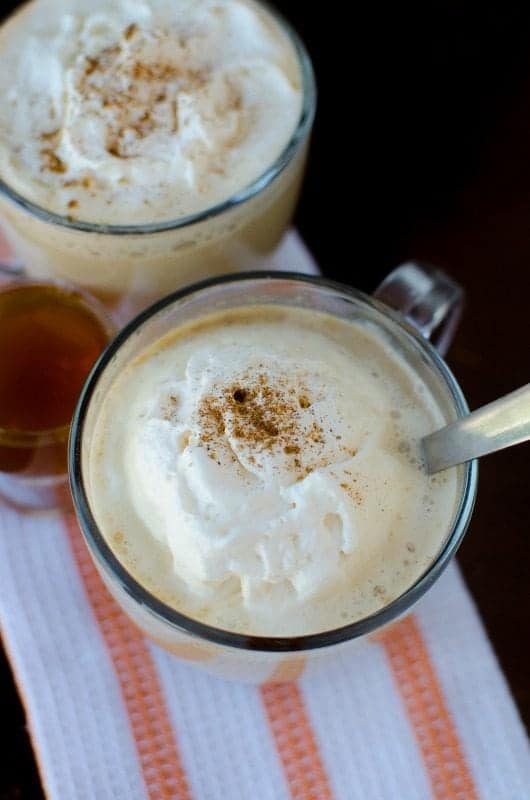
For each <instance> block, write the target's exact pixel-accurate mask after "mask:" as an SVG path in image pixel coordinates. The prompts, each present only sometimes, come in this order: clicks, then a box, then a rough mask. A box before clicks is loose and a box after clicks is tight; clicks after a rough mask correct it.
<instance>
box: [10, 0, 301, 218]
mask: <svg viewBox="0 0 530 800" xmlns="http://www.w3.org/2000/svg"><path fill="white" fill-rule="evenodd" d="M0 67H1V69H0V103H1V107H2V116H1V118H0V177H1V178H2V179H3V180H4V181H5V182H6V183H7V184H8V185H10V186H11V187H12V188H14V189H15V190H16V191H18V192H19V193H20V194H22V195H23V196H24V197H25V198H27V199H29V200H31V201H33V202H35V203H37V204H39V205H41V206H43V207H44V208H46V209H48V210H51V211H53V212H55V213H58V214H61V215H67V216H70V217H72V218H74V219H81V220H84V221H90V222H103V223H107V224H138V223H148V222H160V221H163V220H169V219H175V218H177V217H180V216H183V215H187V214H191V213H194V212H197V211H200V210H202V209H206V208H208V207H210V206H211V205H213V204H215V203H218V202H220V201H222V200H225V199H227V198H228V197H230V196H231V195H233V194H234V193H235V192H238V191H239V190H241V189H244V188H245V187H246V186H248V185H249V184H250V183H252V181H254V180H255V179H256V178H258V177H259V176H260V175H261V174H262V173H263V172H265V170H266V169H267V168H268V167H269V166H271V165H272V164H273V163H274V161H275V159H276V158H277V157H278V156H279V155H280V153H281V152H282V150H283V149H284V148H285V146H286V145H287V143H288V141H289V139H290V137H291V136H292V134H293V132H294V130H295V128H296V126H297V123H298V120H299V118H300V114H301V106H302V89H301V76H300V68H299V64H298V59H297V54H296V52H295V50H294V47H293V45H292V44H291V42H290V41H289V39H288V38H287V35H286V34H285V33H284V32H283V31H282V29H281V28H280V26H279V25H278V23H277V22H276V21H275V20H274V18H273V17H272V16H271V15H270V13H269V12H268V11H266V10H265V9H263V8H262V7H260V6H258V5H257V4H256V3H254V2H253V1H252V0H113V2H111V3H110V2H108V0H69V2H68V3H65V2H64V0H33V2H31V3H29V4H28V5H26V6H24V7H23V8H22V10H21V11H19V12H18V13H17V14H15V15H14V16H13V17H12V18H11V19H10V20H9V21H8V22H7V23H6V24H5V25H4V26H3V28H2V29H1V31H0Z"/></svg>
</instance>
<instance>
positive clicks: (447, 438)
mask: <svg viewBox="0 0 530 800" xmlns="http://www.w3.org/2000/svg"><path fill="white" fill-rule="evenodd" d="M528 439H530V383H527V384H526V386H523V387H522V388H521V389H517V391H515V392H511V393H510V394H507V395H505V397H501V398H499V399H498V400H495V401H494V402H493V403H489V405H487V406H483V407H482V408H479V409H477V411H474V412H473V413H472V414H468V416H466V417H462V418H461V419H457V420H456V421H455V422H452V423H451V424H450V425H447V426H446V427H445V428H441V429H440V430H439V431H435V432H434V433H431V434H430V435H429V436H426V437H425V438H424V439H423V441H422V444H423V455H424V458H425V464H426V468H427V472H429V473H433V472H440V471H441V470H443V469H447V468H448V467H454V466H455V465H456V464H462V463H463V462H464V461H471V460H472V459H473V458H478V457H479V456H485V455H486V454H487V453H494V452H496V451H497V450H503V449H504V448H505V447H511V446H512V445H514V444H519V443H520V442H526V441H527V440H528Z"/></svg>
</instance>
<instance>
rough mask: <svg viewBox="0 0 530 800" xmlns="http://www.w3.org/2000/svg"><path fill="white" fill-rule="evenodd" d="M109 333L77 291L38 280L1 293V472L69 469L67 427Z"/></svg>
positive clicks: (44, 472) (39, 473)
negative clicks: (40, 282)
mask: <svg viewBox="0 0 530 800" xmlns="http://www.w3.org/2000/svg"><path fill="white" fill-rule="evenodd" d="M109 336H110V330H109V328H108V326H107V324H106V322H103V321H102V319H100V318H99V317H98V316H97V314H96V312H95V311H93V310H92V308H91V307H90V306H89V305H87V304H86V302H85V300H84V298H83V297H82V295H80V294H78V293H77V292H75V291H70V290H68V289H66V288H62V287H59V286H54V285H45V284H36V283H27V284H24V283H20V284H14V285H10V286H8V287H7V288H5V289H3V290H1V291H0V471H2V472H4V473H6V472H7V473H19V474H20V473H24V474H25V475H31V476H42V475H53V474H55V475H60V474H61V473H64V472H66V468H67V438H68V426H69V424H70V421H71V418H72V414H73V411H74V408H75V405H76V402H77V399H78V397H79V393H80V391H81V388H82V386H83V383H84V381H85V379H86V377H87V375H88V373H89V371H90V368H91V367H92V365H93V364H94V362H95V360H96V358H97V357H98V355H99V354H100V353H101V351H102V350H103V348H104V347H105V345H106V343H107V341H108V339H109Z"/></svg>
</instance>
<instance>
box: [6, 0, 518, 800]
mask: <svg viewBox="0 0 530 800" xmlns="http://www.w3.org/2000/svg"><path fill="white" fill-rule="evenodd" d="M314 5H315V7H314V8H313V6H312V4H305V3H304V4H299V3H296V2H295V0H284V2H283V3H281V6H282V8H283V9H284V11H285V13H286V14H287V15H288V16H290V17H291V18H292V20H293V21H294V22H295V24H296V26H297V27H298V28H299V29H300V30H301V32H302V34H303V36H304V38H305V39H306V40H307V42H308V44H309V47H310V50H311V53H312V55H313V57H314V61H315V66H316V71H317V74H318V77H319V88H320V110H319V117H318V121H317V125H316V130H315V137H314V146H313V151H312V156H311V163H310V168H309V172H308V179H307V182H306V186H305V191H304V199H303V202H302V204H301V208H300V211H299V214H298V219H297V222H298V225H299V228H300V230H301V232H302V234H303V236H304V237H305V239H306V241H307V242H308V243H309V245H310V247H311V249H312V250H313V252H314V253H315V254H316V256H317V258H318V259H319V261H320V264H321V267H322V269H323V271H324V273H325V274H327V275H329V276H331V277H334V278H336V279H340V280H343V281H345V282H348V283H350V284H352V285H356V286H358V287H359V288H362V289H365V290H371V289H373V288H374V286H375V285H376V283H377V282H378V280H379V279H380V278H381V277H382V276H383V275H384V274H385V273H386V272H387V271H389V270H390V269H391V268H392V267H393V266H395V265H396V264H397V263H399V262H400V261H402V260H404V259H406V258H409V257H414V258H420V259H424V260H428V261H431V262H433V263H435V264H438V265H440V266H442V267H444V268H445V269H447V270H448V271H450V272H451V273H452V274H453V275H454V276H455V277H456V278H457V279H458V280H459V281H460V282H461V283H462V284H463V285H464V286H465V288H466V291H467V309H466V313H465V317H464V320H463V323H462V325H461V327H460V329H459V331H458V335H457V337H456V340H455V343H454V345H453V347H452V350H451V352H450V353H449V356H448V361H449V363H450V365H451V366H452V368H453V370H454V372H455V373H456V376H457V378H458V379H459V381H460V382H461V385H462V387H463V389H464V391H465V394H466V396H467V398H468V401H469V403H470V406H471V407H472V408H473V407H477V406H479V405H481V404H484V403H486V402H488V401H489V400H492V399H494V398H496V397H497V396H499V395H501V394H503V393H506V392H508V391H510V390H511V389H513V388H516V387H518V386H520V385H522V384H524V383H527V382H528V381H530V341H529V331H530V278H529V275H530V64H529V54H530V46H529V44H528V43H529V42H530V8H528V7H523V5H525V6H526V4H520V7H517V8H510V7H509V4H508V5H506V4H503V5H502V6H501V4H498V7H496V8H493V7H490V8H482V10H481V13H480V15H476V14H475V13H474V12H472V11H471V10H466V9H461V8H460V5H461V4H459V5H457V4H454V6H453V5H452V4H451V3H445V4H440V5H439V7H438V6H437V4H433V5H432V4H431V6H430V7H429V8H427V9H424V10H423V11H422V12H421V16H418V12H417V10H416V9H414V10H412V9H411V8H408V7H407V6H406V5H405V6H403V5H400V6H399V12H398V11H394V12H391V13H393V14H394V15H395V16H394V18H392V17H390V16H388V14H389V12H387V11H385V12H384V13H385V18H384V20H382V19H381V13H382V12H381V10H380V8H379V6H378V8H377V11H374V12H373V17H370V14H369V12H366V11H364V12H363V13H362V14H361V13H359V12H356V13H357V14H358V18H357V19H356V21H355V24H354V25H353V26H352V25H351V24H350V25H348V26H340V25H339V26H337V25H336V20H335V18H334V17H331V16H329V15H328V16H324V15H323V14H322V8H321V4H314ZM377 15H379V16H377ZM529 478H530V445H523V446H521V447H519V448H515V449H512V450H510V451H507V452H505V453H503V454H497V455H494V456H491V457H489V458H487V459H485V460H483V462H482V464H481V470H480V489H479V497H478V503H477V508H476V512H475V515H474V518H473V521H472V523H471V526H470V529H469V532H468V534H467V537H466V539H465V541H464V544H463V545H462V547H461V550H460V552H459V556H458V557H459V561H460V565H461V567H462V568H463V571H464V575H465V577H466V580H467V583H468V586H469V588H470V589H471V592H472V594H473V596H474V598H475V601H476V603H477V605H478V608H479V611H480V613H481V615H482V619H483V621H484V624H485V626H486V628H487V631H488V634H489V636H490V638H491V641H492V644H493V646H494V648H495V651H496V653H497V656H498V658H499V660H500V663H501V666H502V668H503V670H504V672H505V675H506V677H507V679H508V682H509V685H510V687H511V690H512V692H513V695H514V698H515V700H516V703H517V705H518V707H519V710H520V712H521V714H522V716H523V719H524V720H525V722H526V724H527V726H528V725H529V724H530V682H529V675H530V639H529V637H528V630H529V623H530V596H529V578H530V570H529V566H528V565H529V561H530V535H529V534H530V530H529V529H530V524H529V522H530V520H529V517H530V491H529V489H528V486H527V483H528V480H529ZM0 535H1V534H0ZM0 591H1V587H0ZM0 735H1V736H2V737H3V739H4V740H5V744H4V746H3V750H2V755H3V757H2V760H1V761H0V764H1V766H0V800H15V799H16V800H19V798H24V799H25V798H40V797H42V792H41V789H40V785H39V781H38V776H37V772H36V768H35V764H34V759H33V756H32V753H31V748H30V744H29V740H28V737H27V734H26V730H25V722H24V714H23V711H22V708H21V705H20V702H19V700H18V696H17V693H16V689H15V686H14V684H13V680H12V677H11V674H10V671H9V667H8V666H7V662H6V661H5V660H3V661H0ZM367 800H371V799H370V798H368V799H367Z"/></svg>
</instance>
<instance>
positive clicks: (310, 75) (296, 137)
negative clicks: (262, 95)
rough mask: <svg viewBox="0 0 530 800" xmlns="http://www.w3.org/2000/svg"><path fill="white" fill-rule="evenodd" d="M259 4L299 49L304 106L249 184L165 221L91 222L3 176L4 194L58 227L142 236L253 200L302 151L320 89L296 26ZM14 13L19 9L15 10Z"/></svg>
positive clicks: (192, 222) (183, 225)
mask: <svg viewBox="0 0 530 800" xmlns="http://www.w3.org/2000/svg"><path fill="white" fill-rule="evenodd" d="M254 2H256V4H257V5H258V6H261V7H263V8H265V10H266V11H267V12H268V13H269V14H271V16H272V17H273V18H274V19H275V20H276V22H277V23H278V25H279V26H280V28H281V29H282V31H283V32H284V33H285V34H286V36H287V38H288V39H289V41H290V43H291V45H292V46H293V49H294V51H295V54H296V57H297V60H298V63H299V66H300V74H301V79H302V108H301V110H300V117H299V118H298V122H297V125H296V127H295V129H294V131H293V132H292V134H291V136H290V138H289V139H288V141H287V143H286V144H285V146H284V148H283V149H282V151H281V153H280V154H279V156H277V158H276V159H275V160H274V161H273V163H272V164H270V165H269V166H268V167H267V169H266V170H265V171H264V172H262V173H261V174H260V175H258V176H257V177H256V178H254V180H253V181H251V182H250V183H249V184H247V185H246V186H244V187H243V188H242V189H239V190H238V191H237V192H234V193H233V194H231V195H230V196H229V197H226V198H224V199H222V200H220V201H219V202H217V203H214V204H213V205H211V206H208V207H207V208H203V209H200V210H199V211H196V212H194V213H192V214H186V215H184V216H181V217H176V218H174V219H169V220H163V221H161V222H151V223H143V224H138V225H135V224H119V225H116V224H110V225H109V224H105V223H98V222H87V221H84V220H73V219H71V218H69V217H68V216H64V215H62V214H58V213H55V212H53V211H49V210H47V209H46V208H44V207H43V206H41V205H39V204H38V203H34V202H33V201H31V200H29V199H28V198H26V197H24V195H22V194H21V193H20V192H18V191H16V189H14V188H13V187H12V186H10V185H9V184H8V183H7V182H6V181H4V180H3V179H2V178H0V196H3V197H6V198H7V199H8V200H10V201H11V202H13V203H14V204H15V205H16V206H17V207H18V208H21V209H22V210H23V211H26V212H28V213H29V214H31V215H32V216H33V217H36V218H37V219H39V220H40V221H41V222H47V223H50V224H52V225H56V226H58V227H62V228H67V229H69V230H76V231H82V232H84V233H97V234H103V235H109V236H131V235H135V236H142V235H145V234H156V233H164V232H167V231H173V230H178V229H180V228H186V227H191V226H192V225H196V224H198V223H200V222H204V221H206V220H209V219H213V218H214V217H218V216H221V215H222V214H224V213H226V212H228V211H231V210H232V209H234V208H237V207H238V206H240V205H242V204H243V203H245V202H246V201H247V200H251V199H252V198H253V197H255V196H256V195H259V194H261V192H263V191H264V190H265V189H266V188H267V187H268V186H269V185H270V184H271V183H273V182H274V181H275V180H276V178H277V177H278V176H279V175H280V174H281V173H282V172H283V171H284V170H285V168H286V167H287V166H288V165H289V164H290V163H291V161H292V159H293V158H294V156H295V155H296V154H297V152H298V151H299V149H300V147H301V146H302V145H303V144H304V142H305V141H306V140H307V138H308V135H309V133H310V131H311V128H312V125H313V120H314V118H315V111H316V101H317V89H316V82H315V75H314V71H313V65H312V62H311V58H310V56H309V53H308V51H307V48H306V46H305V44H304V42H303V41H302V39H301V37H300V36H299V35H298V33H297V32H296V30H295V29H294V28H293V26H292V25H291V24H290V22H288V21H287V19H286V18H285V17H284V16H283V14H281V13H280V11H278V9H276V8H275V7H274V6H273V5H272V4H271V3H269V2H267V0H254ZM13 13H16V11H15V12H13ZM11 16H12V15H10V16H9V17H7V19H6V20H4V21H3V23H2V24H6V23H7V22H8V21H9V19H10V18H11Z"/></svg>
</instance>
